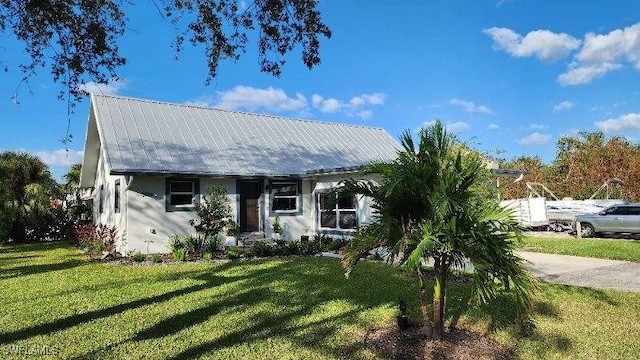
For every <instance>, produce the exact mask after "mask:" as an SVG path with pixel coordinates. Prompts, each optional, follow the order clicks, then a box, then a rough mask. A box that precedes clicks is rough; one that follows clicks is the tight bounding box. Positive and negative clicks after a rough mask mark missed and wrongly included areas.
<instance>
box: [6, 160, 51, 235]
mask: <svg viewBox="0 0 640 360" xmlns="http://www.w3.org/2000/svg"><path fill="white" fill-rule="evenodd" d="M0 169H1V170H0V175H1V176H2V179H0V182H2V183H4V184H5V191H6V193H5V199H4V204H3V208H2V211H3V212H2V218H3V221H5V222H6V224H7V225H6V227H7V231H6V232H7V235H6V236H8V237H10V238H11V239H12V240H13V241H16V242H24V241H27V240H37V239H38V238H40V237H41V236H42V235H44V234H43V232H46V230H45V229H46V227H47V224H48V223H49V220H50V219H49V218H48V216H49V215H50V212H49V210H50V209H51V205H52V204H51V199H53V198H55V197H57V196H59V195H60V192H59V189H58V185H57V183H56V182H55V180H54V179H53V177H52V176H51V173H50V172H49V169H48V167H47V165H45V164H44V162H42V160H40V159H38V158H37V157H35V156H33V155H30V154H27V153H16V152H4V153H0Z"/></svg>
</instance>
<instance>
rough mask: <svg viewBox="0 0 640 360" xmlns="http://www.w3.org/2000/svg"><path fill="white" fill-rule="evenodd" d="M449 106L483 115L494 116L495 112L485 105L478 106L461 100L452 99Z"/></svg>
mask: <svg viewBox="0 0 640 360" xmlns="http://www.w3.org/2000/svg"><path fill="white" fill-rule="evenodd" d="M449 104H451V105H456V106H460V107H462V108H463V109H464V111H466V112H470V113H482V114H489V115H492V114H493V111H492V110H491V109H489V108H488V107H486V106H484V105H476V104H474V103H473V102H471V101H467V100H461V99H451V100H449Z"/></svg>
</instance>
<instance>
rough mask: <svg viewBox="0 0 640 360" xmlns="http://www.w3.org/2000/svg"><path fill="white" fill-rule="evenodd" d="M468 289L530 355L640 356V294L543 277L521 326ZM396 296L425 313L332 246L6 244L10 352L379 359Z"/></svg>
mask: <svg viewBox="0 0 640 360" xmlns="http://www.w3.org/2000/svg"><path fill="white" fill-rule="evenodd" d="M469 292H470V285H469V284H451V285H450V288H449V297H448V302H447V306H448V314H449V315H451V316H452V317H453V318H455V319H457V323H458V326H462V327H466V328H469V329H472V330H474V331H478V332H482V333H487V334H489V335H490V336H492V337H495V338H497V339H498V340H499V341H501V342H503V343H505V344H507V345H508V346H511V347H513V348H514V349H515V351H516V353H517V355H518V356H519V357H520V358H522V359H538V358H574V359H600V358H606V359H630V358H639V357H640V294H633V293H623V292H615V291H604V290H593V289H583V288H576V287H568V286H556V285H543V286H542V291H541V294H540V296H539V299H538V301H537V302H536V304H535V309H534V319H535V324H536V329H535V330H534V332H533V334H532V335H530V336H528V337H521V336H519V335H518V332H517V329H515V327H514V326H513V319H514V316H515V312H514V310H513V303H512V302H511V301H510V299H509V298H508V297H502V298H500V299H499V301H498V302H496V304H495V306H493V307H490V308H480V309H478V308H474V309H471V310H469V309H467V308H466V307H464V306H462V304H464V303H466V301H467V300H468V298H469ZM400 298H404V299H408V300H409V306H410V309H411V310H412V313H411V314H410V315H411V316H412V317H413V318H414V319H416V318H418V314H417V311H418V304H417V299H416V298H417V293H416V282H415V279H411V278H410V277H407V276H406V275H405V274H403V273H402V272H401V271H400V270H398V269H394V268H390V267H387V266H385V265H384V264H381V263H378V262H371V261H369V262H363V263H361V264H359V265H358V268H357V269H356V270H355V271H354V273H353V274H352V276H351V278H350V279H348V280H347V279H345V278H344V276H343V275H342V271H341V269H340V265H339V263H338V261H336V260H334V259H324V258H290V259H275V260H261V261H234V262H228V263H210V262H207V263H180V264H171V265H157V264H156V265H152V266H140V265H116V264H107V263H96V262H91V261H89V260H87V259H86V258H85V257H84V256H83V255H82V254H79V253H78V252H77V251H76V250H74V249H73V248H72V247H71V246H70V245H67V244H59V243H58V244H33V245H22V246H0V299H1V300H0V302H1V304H2V306H0V357H2V358H23V357H24V353H25V352H28V351H31V352H32V353H33V352H34V351H40V352H41V353H42V352H46V353H47V354H49V355H51V356H50V357H52V358H53V357H55V358H99V359H101V358H104V359H122V358H125V359H129V358H147V359H188V358H198V357H203V358H213V359H229V358H243V359H245V358H246V359H264V358H268V359H275V358H277V359H303V358H304V359H332V358H353V359H373V358H376V357H377V355H376V354H375V353H372V352H371V350H369V349H367V348H366V347H365V346H364V342H363V339H364V336H365V334H366V332H367V331H368V330H370V329H372V328H374V327H378V326H384V325H389V324H392V323H393V322H394V316H395V314H396V304H397V301H398V300H399V299H400ZM623 319H624V321H622V320H623Z"/></svg>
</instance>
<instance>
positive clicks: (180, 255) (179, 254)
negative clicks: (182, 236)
mask: <svg viewBox="0 0 640 360" xmlns="http://www.w3.org/2000/svg"><path fill="white" fill-rule="evenodd" d="M171 258H172V259H173V261H187V250H185V249H176V250H175V251H173V252H172V254H171Z"/></svg>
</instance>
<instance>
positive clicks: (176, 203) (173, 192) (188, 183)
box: [166, 178, 200, 211]
mask: <svg viewBox="0 0 640 360" xmlns="http://www.w3.org/2000/svg"><path fill="white" fill-rule="evenodd" d="M199 193H200V182H199V181H198V179H180V178H170V179H167V201H166V203H167V204H166V205H167V211H181V210H184V211H188V210H193V208H194V201H197V195H198V194H199Z"/></svg>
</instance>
